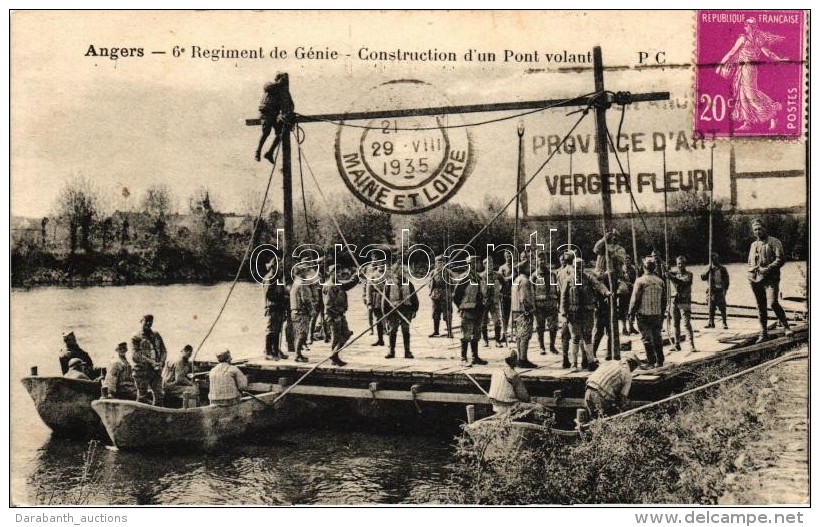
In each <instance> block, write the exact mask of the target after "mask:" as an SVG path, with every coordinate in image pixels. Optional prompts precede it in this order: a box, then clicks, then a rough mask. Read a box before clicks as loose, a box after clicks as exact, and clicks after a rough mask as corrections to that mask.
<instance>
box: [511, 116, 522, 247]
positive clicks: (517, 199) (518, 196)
mask: <svg viewBox="0 0 820 527" xmlns="http://www.w3.org/2000/svg"><path fill="white" fill-rule="evenodd" d="M517 133H518V168H517V170H516V175H515V225H513V247H515V248H516V249H518V222H519V221H520V220H519V214H520V213H519V211H520V209H521V183H522V181H521V180H522V179H523V177H524V173H523V172H524V125H523V124H519V125H518V130H517Z"/></svg>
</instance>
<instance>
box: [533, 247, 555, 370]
mask: <svg viewBox="0 0 820 527" xmlns="http://www.w3.org/2000/svg"><path fill="white" fill-rule="evenodd" d="M555 283H556V280H555V273H554V272H552V271H551V270H550V268H549V263H547V261H546V260H544V261H541V260H539V262H538V270H537V271H536V273H535V279H534V280H533V291H534V293H535V331H536V333H537V334H538V346H539V348H540V349H541V355H546V354H547V350H546V347H545V346H544V333H545V332H546V331H549V335H550V353H553V354H555V355H557V354H558V350H557V349H556V348H555V337H556V336H557V335H558V286H557V285H554V284H555Z"/></svg>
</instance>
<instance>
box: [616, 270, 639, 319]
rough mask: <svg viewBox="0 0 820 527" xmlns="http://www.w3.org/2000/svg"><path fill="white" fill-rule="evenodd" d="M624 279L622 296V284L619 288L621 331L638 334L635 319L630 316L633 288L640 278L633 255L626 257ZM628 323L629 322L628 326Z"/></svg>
mask: <svg viewBox="0 0 820 527" xmlns="http://www.w3.org/2000/svg"><path fill="white" fill-rule="evenodd" d="M623 278H624V281H623V284H624V285H625V286H626V291H625V292H624V293H623V296H621V290H620V286H619V289H618V318H620V320H621V324H622V326H621V329H622V331H621V333H623V334H624V335H637V334H638V330H637V329H635V319H634V318H632V317H630V316H629V300H630V299H631V298H632V290H633V289H634V288H635V280H637V279H638V268H637V267H635V264H634V263H633V262H632V257H631V256H629V255H626V256H625V257H624V277H623ZM627 323H628V324H629V325H628V326H627Z"/></svg>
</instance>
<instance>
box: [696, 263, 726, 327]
mask: <svg viewBox="0 0 820 527" xmlns="http://www.w3.org/2000/svg"><path fill="white" fill-rule="evenodd" d="M700 279H701V280H704V281H709V286H708V287H707V290H706V294H707V295H709V297H710V298H709V323H708V324H706V327H707V328H713V327H715V308H717V309H720V318H721V319H723V329H729V326H728V325H727V324H726V292H727V291H729V271H727V270H726V267H724V266H722V265H721V264H720V256H719V255H718V253H712V262H711V264H710V265H709V268H708V269H706V272H704V273H703V274H701V275H700Z"/></svg>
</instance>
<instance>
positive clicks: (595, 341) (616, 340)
mask: <svg viewBox="0 0 820 527" xmlns="http://www.w3.org/2000/svg"><path fill="white" fill-rule="evenodd" d="M607 250H608V251H609V259H608V260H607ZM592 251H593V252H594V253H595V254H596V256H597V257H596V260H595V272H596V273H597V275H598V280H599V281H600V282H601V283H602V284H604V285H606V287H607V288H610V289H612V291H613V292H614V293H616V294H614V295H613V296H612V297H605V298H599V300H598V303H597V304H596V306H595V315H594V323H593V327H594V329H593V337H592V354H593V355H597V353H598V346H600V345H601V341H602V340H603V338H604V335H606V336H607V352H606V360H612V356H613V354H614V356H615V360H619V359H620V353H621V350H620V335H619V334H618V321H617V316H618V307H617V302H618V298H619V297H618V295H617V292H618V289H619V286H620V283H621V281H622V279H623V268H624V261H625V260H626V250H624V248H623V247H622V246H621V245H620V244H619V243H618V231H617V230H615V229H612V230H611V231H610V232H609V233H607V234H606V236H604V237H603V238H601V239H600V240H598V241H597V242H596V243H595V246H594V247H593V249H592ZM613 314H614V315H615V320H613ZM613 332H614V333H613Z"/></svg>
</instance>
